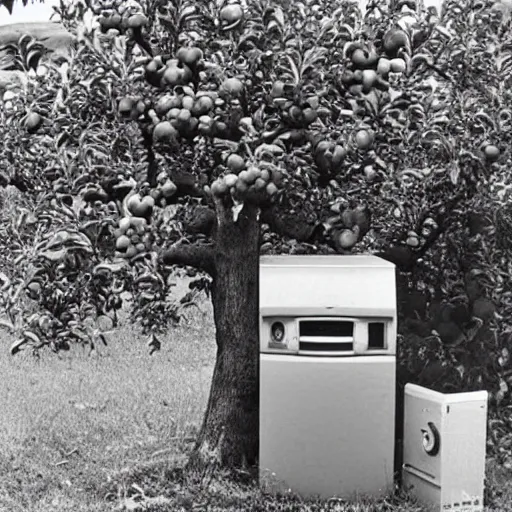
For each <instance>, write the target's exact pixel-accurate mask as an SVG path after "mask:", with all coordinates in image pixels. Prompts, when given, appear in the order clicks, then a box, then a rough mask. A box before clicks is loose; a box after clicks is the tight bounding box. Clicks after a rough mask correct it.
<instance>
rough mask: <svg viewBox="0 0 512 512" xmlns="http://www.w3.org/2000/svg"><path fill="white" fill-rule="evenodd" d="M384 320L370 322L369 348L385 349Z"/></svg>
mask: <svg viewBox="0 0 512 512" xmlns="http://www.w3.org/2000/svg"><path fill="white" fill-rule="evenodd" d="M384 332H385V325H384V322H370V323H369V324H368V348H369V349H383V348H386V346H385V343H384Z"/></svg>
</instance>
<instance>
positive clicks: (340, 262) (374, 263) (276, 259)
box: [260, 254, 395, 268]
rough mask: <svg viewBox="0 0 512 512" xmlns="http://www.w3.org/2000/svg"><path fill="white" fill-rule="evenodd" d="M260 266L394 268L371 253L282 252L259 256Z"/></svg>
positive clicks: (391, 264)
mask: <svg viewBox="0 0 512 512" xmlns="http://www.w3.org/2000/svg"><path fill="white" fill-rule="evenodd" d="M260 266H262V267H383V268H394V267H395V265H394V264H393V263H391V262H389V261H386V260H384V259H382V258H379V257H378V256H373V255H372V254H350V255H341V254H339V255H328V254H326V255H311V256H310V255H298V254H283V255H277V256H261V257H260Z"/></svg>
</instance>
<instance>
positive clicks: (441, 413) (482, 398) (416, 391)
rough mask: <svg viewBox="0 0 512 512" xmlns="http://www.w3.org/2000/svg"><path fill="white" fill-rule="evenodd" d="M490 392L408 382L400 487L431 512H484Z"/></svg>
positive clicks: (406, 387)
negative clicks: (446, 390) (445, 390)
mask: <svg viewBox="0 0 512 512" xmlns="http://www.w3.org/2000/svg"><path fill="white" fill-rule="evenodd" d="M486 425H487V391H473V392H470V393H449V394H444V393H438V392H436V391H432V390H430V389H426V388H423V387H421V386H417V385H415V384H406V386H405V401H404V452H403V454H404V457H403V470H402V483H403V486H404V488H405V489H406V490H409V491H410V492H411V494H414V495H415V496H416V497H417V498H418V500H419V501H420V502H421V503H423V504H424V505H425V506H426V507H428V510H431V511H438V512H447V511H449V512H480V511H482V510H484V504H483V493H484V477H485V448H486Z"/></svg>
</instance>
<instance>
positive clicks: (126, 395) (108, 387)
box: [0, 302, 512, 512]
mask: <svg viewBox="0 0 512 512" xmlns="http://www.w3.org/2000/svg"><path fill="white" fill-rule="evenodd" d="M201 308H202V312H201V311H197V310H191V311H190V315H189V325H183V326H181V327H179V328H177V329H175V330H171V331H170V332H169V334H168V335H167V337H166V339H165V343H164V344H163V346H162V350H161V351H160V352H157V353H156V354H154V355H153V356H150V355H149V351H148V347H147V346H146V345H145V343H144V342H143V340H142V338H141V337H140V336H139V335H138V334H137V333H136V332H134V331H133V329H132V328H131V327H129V326H126V325H125V326H122V327H121V328H119V329H118V330H116V331H115V332H114V333H112V334H110V335H109V345H108V347H99V350H98V351H97V353H95V354H93V355H90V354H89V352H88V350H83V349H81V348H79V347H77V348H75V349H74V350H72V351H71V352H70V353H66V354H62V355H61V356H59V357H57V356H55V355H52V354H45V355H43V356H42V358H41V359H40V360H39V361H37V360H33V359H32V358H30V357H26V356H21V357H18V356H17V357H14V358H12V357H11V356H9V355H8V346H9V341H10V340H9V339H8V338H7V337H6V336H5V335H4V336H3V338H0V375H1V376H2V377H1V382H2V393H1V394H0V411H1V413H0V453H1V457H0V511H1V512H17V511H20V512H22V511H23V512H50V511H51V512H69V511H71V510H73V511H77V512H100V511H101V512H104V511H105V512H106V511H111V510H146V511H148V510H149V511H163V512H165V511H168V512H170V511H179V510H197V511H200V510H205V511H206V510H208V511H215V510H218V511H232V512H235V511H244V510H246V511H258V510H260V511H266V510H276V511H277V510H281V511H313V510H314V511H320V510H332V511H335V510H338V511H340V512H342V511H343V512H348V511H353V512H355V511H361V512H362V511H389V512H413V511H414V512H418V511H419V510H420V508H419V507H418V506H416V505H414V503H413V502H412V501H411V500H410V499H408V498H407V497H402V496H398V497H394V498H389V499H386V500H381V501H379V502H377V503H367V504H365V503H360V504H357V505H353V506H350V505H342V504H340V503H338V502H335V501H331V502H330V503H320V502H318V503H315V502H311V503H304V502H302V501H300V500H299V499H295V498H293V497H281V498H279V499H274V498H272V497H268V496H263V495H262V494H261V493H260V492H259V491H258V489H257V487H255V486H254V485H252V484H250V483H246V482H244V476H245V475H243V474H242V475H240V478H239V482H238V483H236V484H235V483H232V481H230V480H228V479H227V478H225V475H224V474H222V473H221V472H219V471H218V470H216V469H214V470H213V471H212V472H211V473H204V474H200V475H198V474H192V475H191V474H184V473H183V472H182V471H180V469H179V468H180V467H182V465H183V462H184V460H185V459H186V455H187V452H188V450H189V449H190V447H191V445H192V441H193V439H194V436H195V434H196V432H197V431H198V428H199V426H200V422H201V418H202V415H203V412H204V408H205V406H206V401H207V397H208V391H209V385H210V379H211V375H212V370H213V363H214V358H215V344H214V331H213V321H212V314H211V308H210V306H209V303H208V302H205V303H204V304H202V305H201ZM488 477H489V485H488V500H487V501H488V503H491V502H492V505H493V506H492V508H489V509H488V510H495V511H498V510H499V511H502V512H505V511H507V510H511V511H512V487H511V484H506V483H505V479H506V478H507V475H506V474H504V473H502V472H501V471H500V470H499V468H497V467H495V466H493V465H492V464H491V465H489V468H488Z"/></svg>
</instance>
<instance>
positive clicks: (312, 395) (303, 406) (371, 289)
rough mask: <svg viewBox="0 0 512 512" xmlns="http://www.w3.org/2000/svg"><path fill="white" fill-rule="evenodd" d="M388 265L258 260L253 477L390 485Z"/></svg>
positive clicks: (291, 483) (316, 492)
mask: <svg viewBox="0 0 512 512" xmlns="http://www.w3.org/2000/svg"><path fill="white" fill-rule="evenodd" d="M396 327H397V326H396V285H395V268H394V265H393V264H391V263H389V262H387V261H384V260H382V259H380V258H377V257H374V256H366V255H360V256H266V257H262V258H261V264H260V343H261V354H260V453H259V466H260V485H261V486H262V487H263V488H264V489H265V490H267V491H270V492H272V491H274V492H277V491H281V492H282V491H287V490H288V489H290V490H291V491H293V492H294V493H297V494H299V495H302V496H304V497H311V496H320V497H323V498H329V497H341V498H345V499H347V498H348V499H350V498H356V497H361V496H365V495H371V496H379V495H383V494H386V493H388V492H391V491H392V488H393V470H394V465H393V462H394V461H393V458H394V436H395V368H396Z"/></svg>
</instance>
